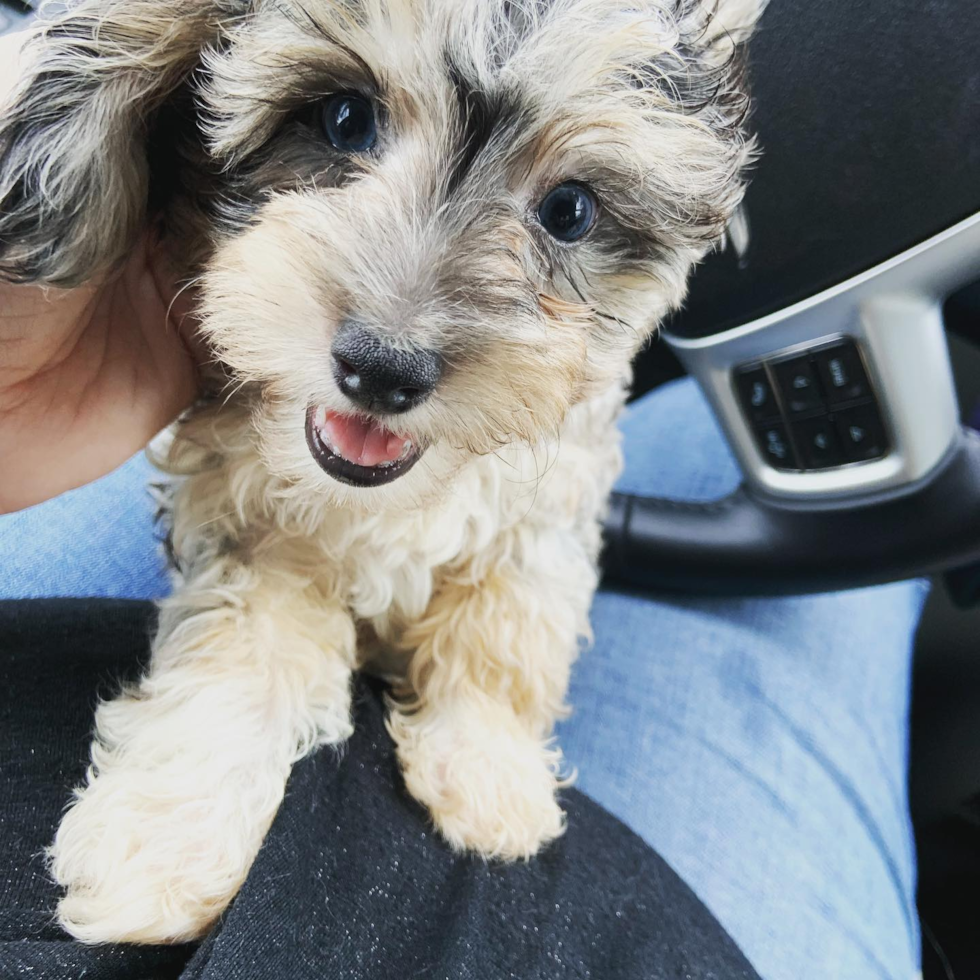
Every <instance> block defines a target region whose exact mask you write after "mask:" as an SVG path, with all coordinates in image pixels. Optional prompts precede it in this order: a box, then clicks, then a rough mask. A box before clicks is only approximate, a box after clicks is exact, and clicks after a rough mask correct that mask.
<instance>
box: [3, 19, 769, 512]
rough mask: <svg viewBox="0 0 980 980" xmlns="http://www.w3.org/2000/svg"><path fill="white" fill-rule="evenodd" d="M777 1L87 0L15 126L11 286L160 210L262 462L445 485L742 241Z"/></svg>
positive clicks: (361, 493) (333, 487)
mask: <svg viewBox="0 0 980 980" xmlns="http://www.w3.org/2000/svg"><path fill="white" fill-rule="evenodd" d="M763 3H764V0H630V2H626V0H517V2H515V0H251V2H250V0H179V2H174V0H168V2H164V0H83V2H82V3H80V4H77V5H76V6H75V7H74V8H72V9H71V10H70V11H69V13H67V14H65V15H63V16H62V17H60V18H59V19H58V20H57V21H55V22H54V23H53V24H52V25H51V26H50V27H48V28H47V30H46V31H45V32H44V33H42V34H41V35H39V37H38V38H37V40H36V41H35V42H34V43H33V50H32V52H30V53H29V57H30V58H33V61H32V64H33V65H34V69H33V73H32V75H31V77H30V78H29V79H28V80H27V82H26V83H25V85H24V87H23V88H22V89H21V92H20V93H19V95H18V97H17V98H16V99H15V101H14V103H13V106H12V108H11V109H10V110H9V111H8V112H7V113H6V114H5V116H4V118H3V120H2V121H0V275H3V276H5V277H6V278H8V279H14V280H21V281H38V280H41V281H47V282H52V283H55V284H62V285H67V284H71V283H74V282H78V281H81V280H84V279H86V278H89V277H91V276H93V275H96V274H100V273H102V272H104V271H105V270H106V269H108V268H111V266H112V265H113V264H114V263H115V262H117V261H118V260H119V258H120V257H121V256H122V255H123V254H124V253H125V251H126V249H127V248H128V247H129V245H130V244H131V242H132V240H133V237H134V236H135V235H136V234H138V232H139V230H140V229H141V228H142V226H143V225H144V224H145V222H146V221H147V219H148V217H149V216H150V213H151V212H152V211H154V210H155V211H158V212H163V213H164V214H165V218H166V222H167V227H168V229H169V230H170V234H171V237H172V238H173V240H174V241H175V242H176V243H179V248H180V252H181V253H182V254H184V255H186V256H189V257H190V258H189V259H188V261H189V262H190V263H191V264H193V265H197V266H199V267H198V268H189V269H188V272H192V273H198V272H200V273H203V279H202V296H203V305H202V311H203V320H202V323H203V326H202V330H203V333H204V335H205V337H206V338H207V340H208V341H209V343H210V344H211V345H212V347H213V349H214V350H215V352H216V354H217V356H218V357H219V358H220V360H221V361H222V362H223V363H224V364H225V365H226V366H227V368H228V370H229V371H230V373H231V375H232V378H233V382H234V383H236V384H240V385H242V386H243V391H245V392H248V395H247V397H248V398H249V403H250V406H251V411H252V418H253V423H254V426H255V428H256V431H257V434H258V438H259V440H260V445H261V450H262V453H263V456H264V458H265V461H266V463H267V465H268V466H269V467H270V468H271V469H272V470H273V471H274V472H275V473H276V474H277V475H279V476H280V477H282V478H283V479H285V480H288V481H289V482H291V483H292V484H294V485H296V486H298V487H299V488H300V489H301V490H302V489H304V488H308V489H309V490H311V491H313V492H316V493H323V492H324V491H327V492H329V494H330V495H332V496H333V497H334V498H337V499H341V500H348V501H350V500H353V501H357V502H359V503H361V504H363V505H365V506H371V507H383V506H386V505H390V504H394V505H397V506H404V505H405V504H406V503H408V502H416V501H420V500H423V499H425V498H427V497H428V496H430V495H431V494H432V493H434V492H437V491H438V490H439V489H441V488H442V487H444V486H445V485H447V482H448V481H449V480H450V478H451V476H452V474H453V472H454V471H455V470H456V469H457V468H458V467H459V466H460V465H461V464H462V463H463V462H465V460H466V459H468V458H470V457H471V456H473V455H474V454H483V453H489V452H493V451H495V450H496V449H498V448H499V447H501V446H505V445H507V444H509V443H513V442H527V443H532V444H533V443H535V442H537V441H539V440H540V439H542V438H544V437H547V436H549V435H551V434H553V433H555V432H556V431H557V429H558V428H559V426H560V425H561V422H562V420H563V419H564V417H565V415H566V413H567V412H568V410H569V408H570V407H571V406H573V405H575V404H576V403H577V402H579V401H581V400H583V399H585V398H587V397H588V396H589V395H590V394H592V393H595V392H597V391H599V390H601V389H603V388H605V387H607V386H609V385H610V384H612V383H616V382H617V380H618V379H619V378H621V377H622V376H623V375H624V374H625V372H626V369H627V365H628V362H629V360H630V358H631V357H632V356H633V355H634V354H635V353H636V351H637V349H638V348H639V346H640V345H641V344H642V342H643V341H644V339H645V338H646V337H647V336H648V335H649V334H650V332H651V331H652V330H653V328H654V327H655V325H656V323H657V322H658V321H659V319H660V318H661V317H662V316H663V314H664V313H665V312H666V311H667V310H668V309H670V308H671V307H673V306H676V305H677V304H678V303H679V302H680V300H681V299H682V297H683V293H684V288H685V282H686V278H687V275H688V272H689V271H690V268H691V266H692V265H693V263H695V262H696V261H697V260H698V259H699V258H700V257H701V256H702V255H703V254H704V253H705V251H706V250H707V249H708V248H710V247H711V246H712V245H713V244H714V243H715V242H716V241H717V240H718V238H719V237H720V235H721V234H722V232H723V230H724V227H725V225H726V223H727V221H728V219H729V217H730V216H731V213H732V211H733V210H734V208H735V207H736V205H737V204H738V202H739V200H740V197H741V194H742V190H743V184H742V173H743V170H744V167H745V165H746V163H747V162H748V160H749V159H750V157H751V144H750V141H749V140H748V138H747V136H746V134H745V132H744V129H743V124H744V119H745V114H746V107H747V98H746V95H745V93H744V91H743V90H742V87H741V85H742V75H741V70H740V62H739V57H738V54H739V46H740V43H741V42H742V41H743V40H744V39H745V37H747V35H748V33H749V31H750V29H751V27H752V24H753V23H754V21H755V19H756V17H757V15H758V13H759V11H760V8H761V6H762V5H763Z"/></svg>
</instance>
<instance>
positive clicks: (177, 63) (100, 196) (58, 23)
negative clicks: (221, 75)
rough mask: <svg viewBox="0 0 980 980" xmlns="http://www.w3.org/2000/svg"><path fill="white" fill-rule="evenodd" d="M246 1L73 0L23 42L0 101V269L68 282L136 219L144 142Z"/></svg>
mask: <svg viewBox="0 0 980 980" xmlns="http://www.w3.org/2000/svg"><path fill="white" fill-rule="evenodd" d="M247 6H248V4H247V0H80V2H78V3H74V4H72V5H71V6H70V7H69V8H68V10H67V11H65V12H64V13H61V14H60V15H57V16H55V17H54V19H52V20H48V21H47V22H45V23H44V24H43V25H42V26H40V27H39V28H38V29H37V31H36V32H35V34H34V35H33V36H32V37H31V38H30V39H29V40H28V41H27V43H26V45H25V47H24V50H23V54H22V59H21V61H22V64H23V65H24V67H25V70H24V71H22V73H21V80H20V82H19V84H18V86H17V88H16V90H15V91H14V92H13V93H12V95H11V97H10V98H9V99H8V100H7V103H6V107H5V108H3V109H0V278H3V279H7V280H8V281H13V282H44V283H51V284H54V285H58V286H70V285H75V284H78V283H80V282H83V281H85V280H86V279H90V278H91V277H92V276H94V275H96V274H97V273H100V272H102V271H105V270H107V269H109V268H111V267H112V266H113V265H115V264H116V263H117V262H119V260H120V259H121V258H122V257H123V256H124V255H125V253H126V251H127V249H128V248H129V247H130V246H131V245H132V243H133V241H134V239H135V238H136V236H137V235H138V234H139V232H140V230H141V228H142V226H143V225H144V223H145V221H146V216H147V214H146V212H147V202H148V193H149V186H148V185H149V176H148V171H149V167H148V162H147V147H146V140H147V135H148V131H149V125H150V120H151V119H152V117H153V113H154V111H155V110H156V109H157V108H159V106H160V105H161V104H162V103H163V102H165V101H166V100H167V98H168V96H170V95H171V94H172V93H173V92H174V91H175V89H177V88H178V87H179V86H180V85H182V84H183V83H184V82H185V81H186V80H187V78H188V76H189V75H190V74H191V73H192V72H193V70H194V68H195V67H196V66H197V64H198V62H199V60H200V54H201V50H202V48H204V47H205V46H206V45H208V44H209V43H211V42H213V41H215V40H217V39H218V38H219V37H220V35H221V30H222V26H223V25H224V24H225V22H227V21H229V20H230V19H232V18H234V17H235V16H236V15H240V14H242V13H243V12H244V10H245V8H246V7H247Z"/></svg>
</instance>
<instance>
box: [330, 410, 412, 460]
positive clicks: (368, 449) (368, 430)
mask: <svg viewBox="0 0 980 980" xmlns="http://www.w3.org/2000/svg"><path fill="white" fill-rule="evenodd" d="M321 429H322V430H323V433H324V435H325V436H326V437H327V441H328V442H329V443H330V445H331V446H333V447H334V448H335V449H336V450H338V451H339V453H340V455H341V456H343V457H344V459H346V460H347V462H348V463H357V464H358V465H359V466H380V465H381V464H382V463H393V462H394V461H395V460H396V459H398V458H399V457H400V456H401V454H402V453H403V452H404V451H405V444H406V443H407V442H408V440H407V439H405V438H404V437H403V436H396V435H393V434H392V433H391V432H388V430H387V429H383V428H382V427H381V426H380V425H378V423H377V422H373V421H371V420H369V419H359V418H357V417H356V416H353V415H337V414H336V413H335V412H327V417H326V421H325V422H324V423H323V424H322V425H321Z"/></svg>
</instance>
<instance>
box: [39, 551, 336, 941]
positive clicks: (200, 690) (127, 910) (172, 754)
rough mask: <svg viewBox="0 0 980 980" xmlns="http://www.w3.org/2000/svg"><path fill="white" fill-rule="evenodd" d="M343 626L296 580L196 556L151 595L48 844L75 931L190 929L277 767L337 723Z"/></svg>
mask: <svg viewBox="0 0 980 980" xmlns="http://www.w3.org/2000/svg"><path fill="white" fill-rule="evenodd" d="M353 657H354V629H353V625H352V623H351V620H350V617H349V616H348V614H347V613H346V612H345V611H344V610H343V609H342V608H341V607H340V606H339V605H337V604H336V603H335V602H333V601H331V600H328V599H325V598H324V596H323V595H321V594H320V593H319V592H318V591H317V589H316V588H315V587H314V586H313V585H312V584H311V583H310V582H309V581H308V580H304V579H301V578H300V577H298V576H295V575H291V574H289V573H288V572H286V571H284V570H281V569H277V568H275V567H273V566H271V565H269V564H262V563H259V564H256V563H252V564H250V565H248V566H247V567H246V566H244V565H240V564H236V563H233V562H231V561H229V560H220V561H218V562H215V563H213V564H210V565H208V566H207V567H206V568H205V569H204V570H203V571H202V573H201V574H200V575H199V576H197V577H196V578H195V579H192V580H191V581H189V582H188V584H187V585H185V586H184V588H183V589H182V590H181V591H180V592H179V593H178V594H177V595H176V596H175V597H174V598H173V599H171V600H170V601H169V602H168V603H167V604H165V606H164V608H163V611H162V614H161V623H160V629H159V633H158V636H157V638H156V642H155V644H154V649H153V657H152V661H151V665H150V669H149V672H148V674H147V676H146V677H145V678H144V679H143V680H142V681H141V682H140V683H139V685H138V686H137V687H136V688H134V689H132V690H129V691H127V692H125V693H123V694H122V695H121V696H120V697H118V698H117V699H116V700H113V701H109V702H107V703H104V704H103V705H102V706H101V707H100V708H99V711H98V714H97V718H96V737H95V741H94V743H93V746H92V765H91V766H90V768H89V772H88V780H87V785H85V786H84V787H82V788H81V789H80V790H78V792H77V794H76V800H75V802H74V804H73V805H72V807H71V809H69V811H68V812H67V814H66V815H65V817H64V820H63V821H62V824H61V827H60V829H59V830H58V834H57V838H56V840H55V842H54V845H53V847H52V848H51V866H52V870H53V873H54V876H55V878H56V879H57V881H58V882H59V883H60V884H61V885H63V886H64V887H65V888H66V889H67V894H66V895H65V897H64V899H63V900H62V901H61V904H60V905H59V908H58V914H59V918H60V920H61V922H62V924H63V925H64V927H65V928H66V929H67V930H68V931H69V932H70V933H72V934H73V935H74V936H76V937H77V938H79V939H82V940H84V941H87V942H107V941H117V942H118V941H124V942H143V943H159V942H173V941H179V940H186V939H192V938H196V937H198V936H200V935H201V934H202V933H204V932H205V931H206V930H207V929H208V928H209V926H210V925H211V924H212V923H213V922H214V920H215V919H216V918H217V916H219V915H220V914H221V912H222V911H224V909H225V908H226V906H227V905H228V903H229V902H230V901H231V900H232V898H233V897H234V896H235V894H236V892H237V891H238V889H239V887H240V886H241V884H242V882H243V881H244V879H245V876H246V874H247V873H248V870H249V868H250V866H251V864H252V861H253V859H254V858H255V855H256V853H257V852H258V849H259V847H260V845H261V843H262V840H263V838H264V836H265V834H266V831H267V830H268V828H269V825H270V824H271V822H272V819H273V817H274V815H275V813H276V810H277V809H278V807H279V804H280V802H281V800H282V797H283V790H284V787H285V783H286V778H287V776H288V774H289V770H290V767H291V765H292V763H293V762H294V761H295V760H296V759H298V758H299V757H300V756H302V755H304V754H305V753H307V752H308V751H309V750H310V749H312V748H313V747H314V746H316V745H318V744H324V743H332V742H339V741H341V740H343V739H345V738H346V737H347V736H348V735H349V734H350V732H351V726H350V692H349V687H350V672H351V665H352V664H353Z"/></svg>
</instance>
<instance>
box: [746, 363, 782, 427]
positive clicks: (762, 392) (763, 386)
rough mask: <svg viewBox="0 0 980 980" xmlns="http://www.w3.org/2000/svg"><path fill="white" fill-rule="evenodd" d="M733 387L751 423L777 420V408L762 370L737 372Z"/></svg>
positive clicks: (752, 369)
mask: <svg viewBox="0 0 980 980" xmlns="http://www.w3.org/2000/svg"><path fill="white" fill-rule="evenodd" d="M735 386H736V388H737V390H738V396H739V400H740V401H741V403H742V409H743V410H744V411H745V414H746V415H747V416H748V417H749V420H750V421H751V422H767V421H769V420H770V419H778V418H779V406H778V405H777V404H776V396H775V394H774V392H773V390H772V385H771V384H770V383H769V376H768V375H767V374H766V372H765V369H764V368H761V367H756V368H749V369H748V370H745V371H739V372H738V373H737V374H736V375H735Z"/></svg>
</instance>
